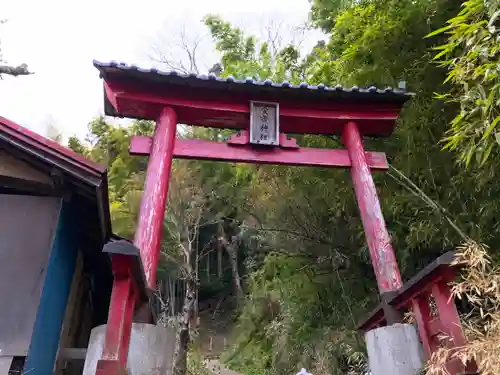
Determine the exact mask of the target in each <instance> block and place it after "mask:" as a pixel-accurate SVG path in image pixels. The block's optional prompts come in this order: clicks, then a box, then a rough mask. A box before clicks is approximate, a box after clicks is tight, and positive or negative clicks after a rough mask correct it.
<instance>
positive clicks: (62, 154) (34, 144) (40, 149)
mask: <svg viewBox="0 0 500 375" xmlns="http://www.w3.org/2000/svg"><path fill="white" fill-rule="evenodd" d="M0 142H3V143H4V144H6V145H8V146H9V147H11V148H13V149H15V150H17V151H18V152H21V153H22V154H23V155H25V156H26V157H27V159H28V160H34V161H35V162H36V164H37V165H38V166H43V165H45V166H46V168H53V169H55V170H59V171H61V172H63V173H64V176H65V178H68V179H69V180H70V182H71V183H72V185H73V186H74V187H75V189H76V190H77V191H76V193H77V194H78V193H79V190H81V189H83V188H85V189H86V190H87V191H92V192H93V193H92V195H93V196H95V200H96V204H97V209H98V214H99V220H100V227H101V235H102V237H103V240H106V237H109V235H110V234H111V218H110V213H109V200H108V182H107V172H106V168H105V167H104V166H102V165H100V164H97V163H94V162H92V161H90V160H87V159H86V158H84V157H83V156H81V155H79V154H77V153H76V152H74V151H73V150H71V149H69V148H67V147H64V146H62V145H60V144H59V143H57V142H54V141H52V140H50V139H47V138H45V137H42V136H41V135H39V134H36V133H34V132H32V131H30V130H29V129H26V128H25V127H23V126H21V125H19V124H16V123H15V122H13V121H11V120H8V119H6V118H4V117H1V116H0ZM81 191H83V190H81Z"/></svg>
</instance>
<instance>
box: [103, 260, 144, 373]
mask: <svg viewBox="0 0 500 375" xmlns="http://www.w3.org/2000/svg"><path fill="white" fill-rule="evenodd" d="M130 265H131V258H130V257H128V256H126V255H113V256H112V267H113V276H114V281H113V290H112V292H111V300H110V306H109V315H108V324H107V326H106V334H105V339H104V348H103V353H102V356H101V359H100V360H99V361H98V362H97V369H96V375H122V374H126V372H125V371H126V366H127V357H128V348H129V343H130V331H131V328H132V318H133V313H134V305H135V297H136V291H135V289H134V285H133V281H132V277H131V275H130Z"/></svg>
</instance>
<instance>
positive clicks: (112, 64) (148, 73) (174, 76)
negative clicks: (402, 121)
mask: <svg viewBox="0 0 500 375" xmlns="http://www.w3.org/2000/svg"><path fill="white" fill-rule="evenodd" d="M93 64H94V67H96V68H97V69H98V70H99V72H100V75H101V77H103V76H105V75H106V74H108V73H111V72H113V70H118V71H121V72H124V73H131V74H134V73H139V74H141V75H144V77H148V78H156V79H163V80H165V81H167V80H168V81H171V82H169V83H174V82H173V81H174V80H176V81H177V83H181V81H186V82H188V81H190V82H193V83H194V82H198V83H202V82H203V83H209V82H213V84H214V85H221V86H222V85H230V86H233V87H234V86H244V85H246V86H248V87H252V88H255V87H273V88H282V89H288V90H291V91H304V90H308V91H314V92H319V91H324V92H331V93H334V92H337V93H345V94H353V95H354V94H360V96H362V95H363V94H366V97H367V98H368V97H373V96H378V97H380V96H391V97H398V98H399V99H400V100H401V99H406V100H408V99H410V97H412V96H414V95H415V94H414V93H411V92H408V91H406V90H405V89H401V88H392V87H385V88H383V89H382V88H377V87H375V86H370V87H368V88H360V87H359V86H351V87H344V86H342V85H334V86H328V85H325V84H323V83H320V84H318V85H310V84H308V83H307V82H302V83H300V84H299V85H294V84H292V83H290V82H288V81H283V82H280V83H277V82H273V81H272V80H270V79H266V80H264V81H259V80H254V79H253V78H246V79H243V80H241V79H236V78H234V77H232V76H229V77H218V76H216V75H215V74H213V73H211V74H208V75H205V74H196V73H189V74H184V73H180V72H177V71H175V70H161V69H157V68H142V67H139V66H137V65H131V64H127V63H124V62H117V61H109V62H101V61H97V60H94V61H93Z"/></svg>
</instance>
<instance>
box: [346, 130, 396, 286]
mask: <svg viewBox="0 0 500 375" xmlns="http://www.w3.org/2000/svg"><path fill="white" fill-rule="evenodd" d="M343 141H344V144H345V145H346V147H347V151H348V152H349V157H350V159H351V164H352V165H351V175H352V180H353V183H354V191H355V193H356V199H357V201H358V207H359V210H360V213H361V220H362V222H363V228H364V230H365V236H366V240H367V242H368V248H369V250H370V257H371V261H372V265H373V269H374V271H375V276H376V278H377V283H378V287H379V291H380V293H386V292H391V291H395V290H398V289H399V288H401V287H402V286H403V283H402V281H401V275H400V273H399V268H398V264H397V262H396V256H395V254H394V250H393V248H392V244H391V238H390V237H389V233H388V232H387V228H386V226H385V221H384V217H383V215H382V210H381V209H380V203H379V200H378V196H377V190H376V189H375V184H374V183H373V178H372V176H371V173H370V169H369V165H368V163H367V159H366V155H365V151H364V148H363V143H362V140H361V135H360V133H359V130H358V126H357V125H356V123H355V122H352V121H351V122H349V123H347V124H346V126H345V129H344V133H343Z"/></svg>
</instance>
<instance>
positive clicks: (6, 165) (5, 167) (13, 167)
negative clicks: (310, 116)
mask: <svg viewBox="0 0 500 375" xmlns="http://www.w3.org/2000/svg"><path fill="white" fill-rule="evenodd" d="M0 175H2V176H9V177H16V178H22V179H24V180H29V181H36V182H43V183H46V184H49V185H52V180H51V178H50V176H49V175H47V174H45V173H43V172H40V171H38V170H36V169H35V168H33V167H32V166H30V165H28V164H27V163H25V162H23V161H22V160H19V159H18V158H16V157H14V156H12V155H10V154H8V153H7V152H5V151H4V150H0Z"/></svg>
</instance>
